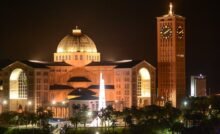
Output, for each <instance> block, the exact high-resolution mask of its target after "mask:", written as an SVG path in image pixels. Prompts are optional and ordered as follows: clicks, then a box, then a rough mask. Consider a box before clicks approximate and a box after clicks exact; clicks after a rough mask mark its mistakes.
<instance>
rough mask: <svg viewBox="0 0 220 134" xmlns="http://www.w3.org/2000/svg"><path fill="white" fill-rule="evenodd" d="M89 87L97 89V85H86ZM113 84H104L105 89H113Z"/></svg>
mask: <svg viewBox="0 0 220 134" xmlns="http://www.w3.org/2000/svg"><path fill="white" fill-rule="evenodd" d="M88 88H89V89H99V85H91V86H89V87H88ZM114 88H115V87H114V85H105V89H114Z"/></svg>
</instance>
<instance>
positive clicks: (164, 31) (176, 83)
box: [157, 3, 186, 107]
mask: <svg viewBox="0 0 220 134" xmlns="http://www.w3.org/2000/svg"><path fill="white" fill-rule="evenodd" d="M185 33H186V32H185V18H184V17H182V16H180V15H176V14H174V12H173V5H172V3H170V5H169V11H168V14H165V15H163V16H161V17H157V68H158V100H160V102H162V103H164V102H166V101H172V104H173V106H175V107H176V106H177V107H179V106H180V104H181V101H182V99H183V98H184V97H185V95H186V91H185V90H186V80H185V70H186V69H185ZM160 104H161V103H160Z"/></svg>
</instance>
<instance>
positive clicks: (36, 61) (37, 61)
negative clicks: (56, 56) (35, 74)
mask: <svg viewBox="0 0 220 134" xmlns="http://www.w3.org/2000/svg"><path fill="white" fill-rule="evenodd" d="M28 61H30V62H35V63H47V62H46V61H39V60H28Z"/></svg>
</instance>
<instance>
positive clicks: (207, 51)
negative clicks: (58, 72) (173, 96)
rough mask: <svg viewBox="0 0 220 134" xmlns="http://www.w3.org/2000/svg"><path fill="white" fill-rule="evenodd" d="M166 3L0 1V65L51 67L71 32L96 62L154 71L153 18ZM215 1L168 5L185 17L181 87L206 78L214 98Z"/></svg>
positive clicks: (218, 87) (219, 57) (217, 85)
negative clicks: (96, 55) (134, 62)
mask: <svg viewBox="0 0 220 134" xmlns="http://www.w3.org/2000/svg"><path fill="white" fill-rule="evenodd" d="M169 2H170V0H139V1H138V0H100V1H97V0H70V1H65V0H47V1H46V0H36V1H34V0H27V1H24V0H19V1H12V0H1V1H0V17H1V19H0V40H1V42H0V46H1V49H0V59H35V60H44V61H52V60H53V58H52V57H53V53H54V52H55V51H56V48H57V45H58V43H59V41H60V40H61V39H62V38H63V37H64V36H65V35H67V34H68V33H71V30H72V29H73V28H75V26H76V25H77V26H79V28H81V29H82V32H83V33H85V34H87V35H88V36H89V37H91V38H92V39H93V41H94V42H95V44H96V47H97V49H98V51H99V52H100V53H101V54H102V55H101V58H102V60H120V59H145V60H147V61H148V62H149V63H151V64H152V65H154V66H156V65H157V64H156V52H157V50H156V46H157V45H156V17H157V16H162V15H164V14H167V12H168V5H169ZM217 2H218V1H217V0H202V1H200V0H176V1H174V0H173V4H174V12H175V13H176V14H179V15H182V16H184V17H186V69H187V85H188V88H189V77H190V75H192V74H200V73H202V74H205V75H207V82H208V83H207V88H208V89H211V92H213V93H214V92H216V91H218V92H220V81H219V80H220V79H219V78H220V77H219V76H220V71H219V68H220V65H219V61H220V54H219V53H220V47H219V45H220V43H219V42H220V37H219V35H220V33H219V32H220V26H219V25H220V22H219V18H218V17H220V15H219V4H217Z"/></svg>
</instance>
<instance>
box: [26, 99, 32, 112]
mask: <svg viewBox="0 0 220 134" xmlns="http://www.w3.org/2000/svg"><path fill="white" fill-rule="evenodd" d="M27 105H28V112H29V111H30V107H31V105H32V101H30V100H29V101H28V103H27Z"/></svg>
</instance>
